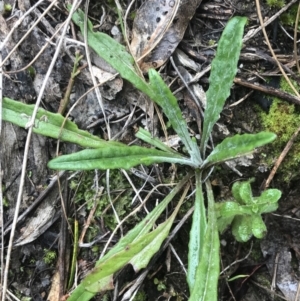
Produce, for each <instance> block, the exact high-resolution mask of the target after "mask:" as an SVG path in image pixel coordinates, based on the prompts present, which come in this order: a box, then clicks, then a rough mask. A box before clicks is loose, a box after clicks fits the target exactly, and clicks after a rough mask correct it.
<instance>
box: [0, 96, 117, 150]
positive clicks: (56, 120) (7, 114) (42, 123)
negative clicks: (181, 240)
mask: <svg viewBox="0 0 300 301" xmlns="http://www.w3.org/2000/svg"><path fill="white" fill-rule="evenodd" d="M33 109H34V105H27V104H24V103H22V102H20V101H16V100H13V99H9V98H4V99H3V114H2V118H3V120H4V121H9V122H11V123H14V124H16V125H18V126H20V127H22V128H25V127H26V125H27V123H28V122H29V121H30V119H31V115H32V113H33ZM63 124H64V117H63V116H62V115H60V114H54V113H50V112H48V111H46V110H44V109H39V110H38V113H37V116H36V119H35V122H34V127H33V132H34V133H37V134H41V135H43V136H47V137H51V138H56V139H60V140H61V141H65V142H72V143H76V144H78V145H81V146H83V147H91V148H100V147H103V146H105V145H106V143H107V141H105V140H102V139H100V138H98V137H97V136H93V135H91V134H90V133H89V132H87V131H82V130H79V129H78V127H77V125H76V124H75V123H74V122H71V121H70V120H67V121H66V122H65V124H64V127H63V128H62V125H63ZM112 144H113V145H122V144H121V143H119V142H112Z"/></svg>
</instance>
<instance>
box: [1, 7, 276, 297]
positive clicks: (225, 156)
mask: <svg viewBox="0 0 300 301" xmlns="http://www.w3.org/2000/svg"><path fill="white" fill-rule="evenodd" d="M73 21H74V22H75V23H76V24H77V25H78V26H79V27H80V29H81V32H82V34H84V32H86V33H87V41H88V44H89V46H90V47H91V48H93V49H94V51H95V52H96V53H97V54H98V55H99V56H101V57H102V58H103V59H104V60H106V61H107V62H108V63H109V64H111V65H112V67H114V68H115V69H116V70H117V71H118V72H119V74H120V75H121V76H122V77H123V78H124V79H125V80H127V81H129V82H130V83H132V84H133V86H135V87H136V88H137V89H139V90H140V91H142V92H143V93H145V94H146V95H147V96H148V97H149V98H150V99H152V100H153V101H154V102H156V103H157V104H158V105H159V106H160V107H161V108H162V110H163V112H164V114H165V115H166V117H167V118H168V119H169V123H170V124H171V126H172V127H173V130H174V131H175V132H176V133H177V134H178V136H179V137H180V138H181V141H182V143H183V144H184V147H185V149H186V154H181V153H179V152H177V151H175V150H173V149H171V148H169V147H166V146H165V145H164V144H163V143H162V142H161V141H159V140H158V139H155V138H153V137H152V136H151V134H150V133H149V132H147V131H146V130H144V129H140V130H139V131H138V133H137V135H136V136H137V137H138V138H140V139H141V140H143V141H145V142H147V143H149V144H150V145H151V146H152V148H148V147H139V146H127V145H124V144H121V143H118V142H114V141H104V140H101V139H99V138H97V137H95V136H92V135H90V134H88V133H87V132H84V131H80V130H79V129H78V128H77V127H76V125H75V124H73V123H72V122H70V121H67V122H65V123H64V120H63V117H61V116H59V115H58V114H52V113H49V112H46V111H44V110H40V111H39V113H38V114H39V115H38V116H37V119H36V120H35V121H36V122H34V124H35V125H36V126H35V127H34V129H33V130H34V131H35V132H37V133H40V134H43V135H46V136H50V137H55V138H58V139H60V140H62V141H68V142H74V143H77V144H80V145H82V146H83V147H88V148H90V149H84V150H82V151H80V152H78V153H74V154H70V155H63V156H60V157H58V158H55V159H53V160H51V161H50V162H49V164H48V166H49V168H52V169H66V170H90V169H97V168H99V169H118V168H124V169H129V168H131V167H133V166H136V165H139V164H145V165H149V164H153V163H161V162H169V163H179V164H181V165H185V166H187V167H188V169H189V170H191V169H192V171H190V172H189V173H188V174H187V175H186V176H185V177H184V178H183V179H182V180H181V181H180V182H179V183H178V184H177V185H176V186H175V187H174V188H173V190H172V191H171V192H170V193H169V194H168V195H167V196H166V197H165V199H164V200H163V201H162V202H161V203H160V204H159V205H158V206H156V207H155V209H154V210H153V211H152V212H150V213H149V214H148V215H147V216H146V217H145V218H144V219H143V220H142V221H141V222H140V223H138V224H137V225H136V226H135V227H134V228H133V229H131V230H130V231H129V232H128V233H127V234H126V235H125V236H124V237H122V238H121V239H120V240H119V242H118V243H117V244H116V245H115V246H114V247H113V248H112V249H111V250H110V251H109V252H108V253H107V254H106V255H105V256H104V257H102V258H101V259H100V260H98V261H97V262H96V264H95V267H94V269H93V270H92V271H91V273H90V274H88V275H87V276H86V277H85V278H84V279H83V280H82V282H81V283H80V284H79V285H78V286H77V288H76V289H75V290H74V291H73V292H72V293H71V296H70V298H69V299H68V300H69V301H74V300H77V301H87V300H90V299H91V298H92V297H93V296H94V295H95V294H97V293H99V292H104V291H106V290H110V289H112V288H113V276H114V274H115V273H116V272H117V271H119V270H120V269H121V268H123V267H124V266H125V265H127V264H131V265H132V266H133V268H134V270H135V271H139V270H140V269H142V268H144V267H146V266H147V264H148V263H149V261H150V259H151V258H152V257H153V255H154V254H155V253H156V252H157V251H158V250H159V248H160V246H161V244H162V242H163V241H164V240H165V238H166V237H167V236H168V234H169V230H170V228H171V226H172V224H173V221H174V219H175V217H176V214H177V212H178V211H179V209H180V206H181V204H182V202H183V200H184V198H185V195H186V193H187V191H188V188H189V185H188V183H190V181H191V180H192V179H195V188H196V193H195V209H194V214H193V221H192V227H191V231H190V240H189V254H188V275H187V282H188V285H189V289H190V298H189V300H190V301H199V300H202V301H216V300H217V287H218V278H219V269H220V255H219V248H220V242H219V233H218V221H219V220H220V219H221V218H223V215H224V217H225V218H228V216H226V214H228V213H227V212H226V210H225V209H224V210H223V209H222V208H221V209H220V208H218V207H216V204H215V202H214V197H213V192H212V188H211V184H210V181H209V179H207V176H206V175H207V170H208V168H209V167H211V166H214V165H216V164H219V163H222V162H225V161H227V160H230V159H233V158H236V157H239V156H243V155H245V154H247V153H250V152H252V151H253V150H254V149H255V148H257V147H260V146H263V145H265V144H267V143H270V142H272V141H273V140H274V139H275V137H276V135H275V134H273V133H269V132H261V133H258V134H244V135H236V136H233V137H229V138H226V139H225V140H224V141H222V142H221V143H220V144H219V145H217V146H216V147H215V148H214V149H213V150H212V151H211V152H210V154H208V155H206V148H207V144H208V141H209V137H210V135H211V133H212V130H213V126H214V125H215V123H216V121H217V120H218V118H219V115H220V113H221V111H222V109H223V106H224V103H225V100H226V98H227V97H228V96H229V94H230V88H231V86H232V83H233V79H234V77H235V74H236V72H237V62H238V58H239V55H240V50H241V47H242V36H243V30H244V26H245V23H246V18H243V17H234V18H232V19H231V20H230V21H229V22H228V24H227V26H226V28H225V29H224V32H223V34H222V36H221V39H220V41H219V42H218V49H217V53H216V57H215V59H214V60H213V62H212V68H211V74H210V79H209V81H210V86H209V89H208V91H207V93H206V94H207V95H206V96H207V107H206V110H205V114H204V121H203V131H202V137H201V142H200V145H198V144H197V142H196V141H195V140H194V139H192V138H191V137H190V134H189V131H188V126H187V124H186V121H185V119H184V118H183V116H182V113H181V111H180V108H179V105H178V102H177V100H176V98H175V97H174V95H173V94H172V92H171V91H170V89H169V88H168V86H167V85H166V84H165V83H164V81H163V79H162V78H161V77H160V75H159V74H158V72H156V71H155V70H150V71H149V74H148V75H149V82H147V81H145V80H144V79H143V78H141V77H140V75H139V72H138V71H137V70H136V68H135V62H134V59H133V57H132V56H131V55H130V54H129V53H128V52H127V50H126V48H125V47H124V46H122V45H120V44H119V43H118V42H116V41H115V40H114V39H112V38H110V37H109V36H108V35H106V34H104V33H100V32H97V33H95V32H94V31H93V26H92V23H91V22H90V21H89V20H88V23H87V26H86V31H85V30H84V29H85V28H84V27H85V26H84V13H83V12H82V11H80V10H79V11H78V12H76V13H75V14H74V15H73ZM21 106H22V104H19V103H18V102H15V101H12V100H8V99H6V100H5V101H4V114H3V116H4V120H8V121H10V122H13V123H16V124H19V125H20V126H23V127H24V126H26V122H25V121H26V120H23V119H22V123H21V122H20V121H19V119H20V114H21V113H22V110H23V109H24V110H25V111H24V112H25V114H26V116H31V114H32V107H31V106H27V105H24V106H25V107H22V108H21ZM43 115H45V116H46V117H47V121H44V119H43V120H41V116H43ZM25 119H26V118H25ZM61 127H62V128H61ZM50 128H51V129H53V131H52V130H51V131H50ZM78 134H79V135H80V137H82V139H84V143H83V142H81V141H80V139H81V138H79V137H78V138H77V139H76V135H78ZM203 182H204V186H205V190H206V195H207V204H208V207H207V210H206V208H205V205H204V193H203V188H202V186H203ZM183 188H185V190H184V192H183V193H182V195H181V197H180V201H179V202H178V204H177V206H176V209H175V210H174V212H173V213H172V215H171V216H170V217H169V218H168V219H167V220H166V221H165V222H164V223H162V224H159V225H158V226H157V227H155V223H156V220H157V219H158V218H159V216H160V215H161V214H162V212H163V211H164V210H165V208H166V206H167V205H168V204H169V202H170V201H171V200H173V198H174V197H175V196H176V195H177V194H179V193H180V191H181V190H182V189H183ZM238 191H239V190H238ZM254 199H255V198H252V199H251V201H253V200H254ZM241 200H242V201H243V202H245V201H244V199H243V198H241ZM231 203H233V204H235V205H233V209H237V208H238V210H241V209H240V208H242V210H245V208H246V206H250V207H249V208H250V209H249V210H251V214H250V216H252V215H253V214H254V213H253V210H254V211H257V212H256V213H255V214H256V216H257V215H258V214H261V213H262V212H266V210H267V209H268V210H271V209H272V208H273V209H274V210H275V209H276V208H275V206H273V207H271V208H267V207H266V206H267V205H264V206H263V204H262V203H260V204H259V205H256V204H252V203H251V204H248V203H247V204H244V203H243V204H241V203H238V202H229V204H231ZM252 213H253V214H252ZM230 214H232V213H230ZM230 214H229V215H230ZM232 216H233V218H232V220H231V222H232V221H233V219H234V218H235V215H234V214H233V215H230V216H229V217H230V218H231V217H232ZM237 216H238V215H237ZM239 216H242V217H243V216H244V215H243V214H242V215H239ZM259 216H260V215H259ZM245 222H247V225H248V223H249V224H250V223H251V226H252V225H253V223H254V224H256V223H257V221H256V219H255V218H253V219H251V220H246V219H242V220H238V219H237V222H236V223H237V224H239V223H240V224H243V223H245ZM228 224H229V223H228V222H227V225H228ZM258 228H259V227H258ZM153 229H154V230H153ZM255 234H257V233H256V232H255ZM258 235H259V234H258Z"/></svg>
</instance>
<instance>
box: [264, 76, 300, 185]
mask: <svg viewBox="0 0 300 301" xmlns="http://www.w3.org/2000/svg"><path fill="white" fill-rule="evenodd" d="M293 84H294V85H295V87H296V89H298V90H299V88H300V87H299V86H297V84H296V82H293ZM280 88H281V89H282V90H283V91H286V92H289V93H291V94H293V93H292V92H291V88H290V87H289V85H288V84H287V82H286V81H285V80H284V79H282V80H281V82H280ZM259 116H260V119H261V124H262V127H263V130H266V131H270V132H273V133H275V134H276V135H277V139H276V140H275V141H274V142H273V143H272V144H271V145H270V146H267V148H266V151H267V158H266V159H267V160H268V162H267V163H268V164H269V166H270V167H271V166H273V165H274V162H275V160H276V159H277V158H278V157H279V155H280V154H281V152H282V151H283V149H284V147H285V146H286V144H287V142H288V141H289V140H290V138H291V137H292V135H293V133H294V132H295V131H296V129H297V128H298V127H299V126H300V108H298V107H297V106H295V105H293V104H289V103H287V102H286V101H283V100H280V99H278V98H273V103H272V105H271V108H270V111H269V113H265V112H263V111H262V110H260V113H259ZM299 163H300V138H299V137H298V138H297V139H296V141H295V142H294V145H293V146H292V148H291V149H290V151H289V153H288V155H287V156H286V157H285V159H284V160H283V162H282V164H281V166H280V167H279V169H278V172H277V173H278V175H279V176H280V179H282V180H284V181H285V182H289V181H290V180H291V179H292V178H299V176H300V168H299V166H300V165H299Z"/></svg>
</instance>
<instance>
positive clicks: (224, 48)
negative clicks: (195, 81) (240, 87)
mask: <svg viewBox="0 0 300 301" xmlns="http://www.w3.org/2000/svg"><path fill="white" fill-rule="evenodd" d="M246 21H247V19H246V18H245V17H234V18H232V19H231V20H229V21H228V23H227V25H226V27H225V29H224V31H223V33H222V36H221V38H220V40H219V42H218V49H217V53H216V57H215V58H214V59H213V61H212V64H211V72H210V77H209V89H208V90H207V92H206V102H207V105H206V110H205V113H204V125H203V136H202V140H201V147H200V148H201V152H202V153H204V152H205V148H206V144H207V141H208V139H209V135H210V133H211V131H212V128H213V126H214V125H215V123H216V121H217V120H218V119H219V116H220V113H221V111H222V109H223V106H224V103H225V100H226V99H227V97H228V96H229V95H230V88H231V86H232V83H233V79H234V77H235V75H236V72H237V63H238V59H239V56H240V51H241V47H242V37H243V32H244V26H245V24H246Z"/></svg>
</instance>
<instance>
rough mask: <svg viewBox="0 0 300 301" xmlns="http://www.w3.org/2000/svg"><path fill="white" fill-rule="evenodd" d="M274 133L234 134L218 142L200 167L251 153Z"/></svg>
mask: <svg viewBox="0 0 300 301" xmlns="http://www.w3.org/2000/svg"><path fill="white" fill-rule="evenodd" d="M275 138H276V135H275V134H273V133H269V132H260V133H258V134H243V135H235V136H233V137H229V138H226V139H224V140H223V141H222V142H221V143H220V144H218V145H217V146H216V147H215V149H214V150H213V151H212V152H211V153H210V155H209V156H208V157H207V158H206V160H205V161H204V162H203V165H202V167H203V168H204V167H207V166H210V165H213V164H217V163H221V162H225V161H228V160H230V159H234V158H237V157H240V156H243V155H245V154H248V153H251V152H252V151H253V150H254V149H255V148H256V147H260V146H263V145H265V144H267V143H270V142H272V141H273V140H274V139H275Z"/></svg>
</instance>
